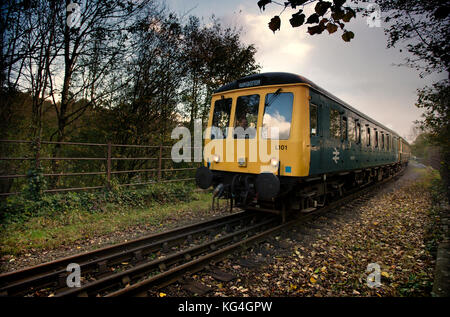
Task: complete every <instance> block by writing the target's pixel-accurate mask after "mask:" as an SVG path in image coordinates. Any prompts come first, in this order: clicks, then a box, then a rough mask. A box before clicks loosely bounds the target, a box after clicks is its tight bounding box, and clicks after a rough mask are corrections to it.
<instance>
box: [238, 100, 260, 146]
mask: <svg viewBox="0 0 450 317" xmlns="http://www.w3.org/2000/svg"><path fill="white" fill-rule="evenodd" d="M258 108H259V95H248V96H239V97H238V98H237V101H236V113H235V116H234V117H235V118H236V119H235V123H234V128H235V130H234V132H233V134H234V138H238V139H254V138H255V136H256V123H257V121H258Z"/></svg>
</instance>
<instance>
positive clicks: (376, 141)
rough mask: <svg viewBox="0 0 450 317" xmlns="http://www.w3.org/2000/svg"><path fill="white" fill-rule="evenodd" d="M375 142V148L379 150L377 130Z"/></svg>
mask: <svg viewBox="0 0 450 317" xmlns="http://www.w3.org/2000/svg"><path fill="white" fill-rule="evenodd" d="M374 141H375V142H373V143H374V145H375V147H376V148H378V131H376V130H375V140H374Z"/></svg>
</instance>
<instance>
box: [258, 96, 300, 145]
mask: <svg viewBox="0 0 450 317" xmlns="http://www.w3.org/2000/svg"><path fill="white" fill-rule="evenodd" d="M293 104H294V94H293V93H291V92H282V93H280V92H277V93H274V94H267V95H266V99H265V102H264V116H263V124H262V136H263V138H265V139H278V140H287V139H289V134H290V131H291V121H292V107H293ZM277 136H278V138H277Z"/></svg>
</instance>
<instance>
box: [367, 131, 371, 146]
mask: <svg viewBox="0 0 450 317" xmlns="http://www.w3.org/2000/svg"><path fill="white" fill-rule="evenodd" d="M366 141H367V144H366V145H367V146H370V144H371V135H370V128H369V127H367V139H366Z"/></svg>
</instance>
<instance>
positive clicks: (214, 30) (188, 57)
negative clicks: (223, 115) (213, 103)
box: [181, 16, 260, 130]
mask: <svg viewBox="0 0 450 317" xmlns="http://www.w3.org/2000/svg"><path fill="white" fill-rule="evenodd" d="M183 33H184V41H183V47H182V51H183V52H184V60H183V63H184V64H185V65H186V66H187V69H186V75H185V84H184V85H183V88H182V92H181V93H182V102H183V104H184V107H185V114H186V116H187V117H188V118H189V127H190V129H191V130H193V126H194V120H195V119H197V118H201V119H202V121H203V122H204V121H205V118H206V117H207V115H208V109H209V103H210V98H211V95H212V93H213V91H214V90H215V89H217V88H218V87H220V86H222V85H224V84H226V83H228V82H231V81H233V80H236V79H238V78H240V77H243V76H246V75H251V74H253V73H255V72H257V71H258V70H259V68H260V67H259V65H258V64H257V63H256V61H255V53H256V49H255V47H254V46H253V45H244V44H243V43H242V42H241V39H240V30H237V29H231V28H224V27H223V26H222V25H221V24H220V21H219V20H218V19H216V18H215V17H214V16H213V17H212V25H211V26H201V25H200V21H199V19H198V18H196V17H190V19H189V22H188V23H187V24H186V26H185V27H184V29H183Z"/></svg>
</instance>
